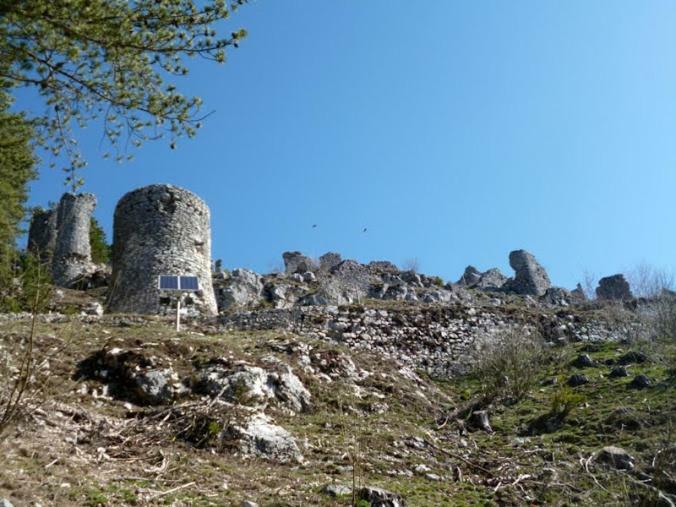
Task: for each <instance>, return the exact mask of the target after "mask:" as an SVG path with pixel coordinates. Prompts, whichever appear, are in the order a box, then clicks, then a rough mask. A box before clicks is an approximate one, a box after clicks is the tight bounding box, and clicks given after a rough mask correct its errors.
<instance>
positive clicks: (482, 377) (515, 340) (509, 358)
mask: <svg viewBox="0 0 676 507" xmlns="http://www.w3.org/2000/svg"><path fill="white" fill-rule="evenodd" d="M542 364H543V344H542V338H541V337H540V336H539V335H527V334H525V333H524V332H519V331H518V330H515V329H514V330H510V331H507V332H505V333H504V334H502V335H501V336H499V337H498V339H497V340H496V341H494V342H491V343H488V344H486V346H485V347H484V348H483V349H482V350H481V351H480V352H479V360H478V361H477V364H476V365H475V368H474V375H475V376H476V377H477V379H478V380H479V382H480V384H481V391H482V394H483V396H484V398H485V399H486V400H487V401H490V400H493V399H497V398H503V397H504V398H510V399H512V400H514V401H517V400H520V399H522V398H523V397H524V396H525V395H526V394H528V392H529V391H530V389H531V387H532V386H533V384H534V383H535V381H536V380H537V377H538V376H539V375H540V366H541V365H542Z"/></svg>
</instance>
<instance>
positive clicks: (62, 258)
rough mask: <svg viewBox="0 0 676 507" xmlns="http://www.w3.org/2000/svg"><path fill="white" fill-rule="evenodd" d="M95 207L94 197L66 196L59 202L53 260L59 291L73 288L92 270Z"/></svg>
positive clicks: (55, 279)
mask: <svg viewBox="0 0 676 507" xmlns="http://www.w3.org/2000/svg"><path fill="white" fill-rule="evenodd" d="M95 207H96V197H94V195H93V194H69V193H66V194H63V196H62V197H61V200H60V201H59V206H58V208H57V210H56V213H57V217H56V222H57V227H58V232H57V235H56V244H55V246H54V256H53V259H52V276H53V278H54V283H55V284H56V285H58V286H59V287H70V286H71V285H72V284H73V283H75V282H76V281H77V280H78V279H79V278H80V277H81V276H82V275H83V273H86V272H87V271H88V270H89V269H90V268H91V263H92V256H91V254H92V251H91V247H90V246H89V228H90V223H91V219H92V213H93V212H94V208H95Z"/></svg>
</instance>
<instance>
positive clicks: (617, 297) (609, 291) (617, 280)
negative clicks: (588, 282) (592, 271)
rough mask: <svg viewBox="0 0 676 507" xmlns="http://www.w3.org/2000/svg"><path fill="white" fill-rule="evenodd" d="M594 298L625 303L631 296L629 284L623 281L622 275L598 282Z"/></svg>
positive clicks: (607, 277)
mask: <svg viewBox="0 0 676 507" xmlns="http://www.w3.org/2000/svg"><path fill="white" fill-rule="evenodd" d="M596 297H597V298H599V299H602V300H606V301H626V300H628V299H631V298H632V297H633V296H632V294H631V289H630V287H629V282H627V280H625V278H624V275H622V274H617V275H612V276H606V277H605V278H601V279H600V280H599V286H598V287H597V288H596Z"/></svg>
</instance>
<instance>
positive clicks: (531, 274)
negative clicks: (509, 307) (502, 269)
mask: <svg viewBox="0 0 676 507" xmlns="http://www.w3.org/2000/svg"><path fill="white" fill-rule="evenodd" d="M509 265H510V266H511V267H512V269H513V270H514V271H515V273H516V274H515V276H514V278H511V279H510V280H509V281H508V282H507V283H506V284H505V285H504V286H503V289H506V290H507V291H510V292H515V293H516V294H522V295H531V296H542V295H544V294H545V292H547V289H549V288H550V287H551V286H552V284H551V282H550V281H549V276H548V275H547V272H546V271H545V268H543V267H542V266H541V265H540V263H538V261H537V260H535V256H534V255H533V254H531V253H529V252H526V251H525V250H514V251H513V252H510V254H509Z"/></svg>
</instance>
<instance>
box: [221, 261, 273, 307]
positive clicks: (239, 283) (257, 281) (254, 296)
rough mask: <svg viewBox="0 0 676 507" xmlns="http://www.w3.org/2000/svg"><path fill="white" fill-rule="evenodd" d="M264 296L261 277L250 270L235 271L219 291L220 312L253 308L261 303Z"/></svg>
mask: <svg viewBox="0 0 676 507" xmlns="http://www.w3.org/2000/svg"><path fill="white" fill-rule="evenodd" d="M262 294H263V282H262V280H261V277H260V276H259V275H258V274H257V273H255V272H253V271H250V270H248V269H235V270H234V271H233V272H232V274H231V276H230V277H229V278H227V279H226V280H225V282H224V286H223V287H221V288H219V289H218V307H219V310H227V309H229V308H233V307H239V308H243V307H247V306H253V305H256V304H258V303H259V302H260V300H261V297H262Z"/></svg>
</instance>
